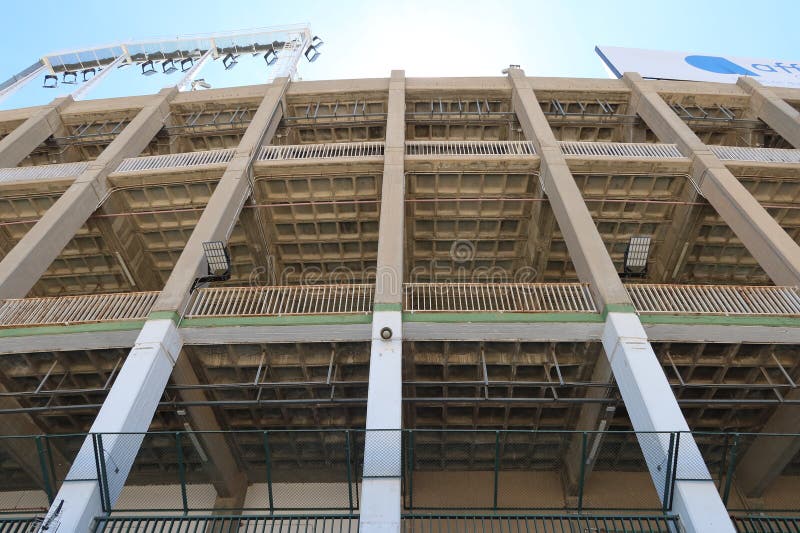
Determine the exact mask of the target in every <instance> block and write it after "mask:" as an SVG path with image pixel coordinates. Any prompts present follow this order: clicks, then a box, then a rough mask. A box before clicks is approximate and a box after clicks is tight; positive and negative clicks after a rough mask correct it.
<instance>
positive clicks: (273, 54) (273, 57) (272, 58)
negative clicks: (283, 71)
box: [264, 46, 278, 66]
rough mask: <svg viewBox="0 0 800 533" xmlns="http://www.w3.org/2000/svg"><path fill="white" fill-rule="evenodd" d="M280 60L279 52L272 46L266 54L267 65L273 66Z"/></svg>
mask: <svg viewBox="0 0 800 533" xmlns="http://www.w3.org/2000/svg"><path fill="white" fill-rule="evenodd" d="M277 60H278V52H277V51H275V47H274V46H271V47H270V48H269V50H267V51H266V52H264V61H266V62H267V65H268V66H269V65H273V64H275V62H276V61H277Z"/></svg>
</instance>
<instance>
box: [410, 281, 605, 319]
mask: <svg viewBox="0 0 800 533" xmlns="http://www.w3.org/2000/svg"><path fill="white" fill-rule="evenodd" d="M404 297H405V298H404V300H405V301H404V306H403V309H404V310H405V311H410V312H412V313H413V312H429V311H435V312H476V311H477V312H494V313H565V312H578V313H595V312H597V308H596V307H595V305H594V301H593V300H592V295H591V293H590V292H589V287H588V285H586V284H583V283H406V284H405V285H404Z"/></svg>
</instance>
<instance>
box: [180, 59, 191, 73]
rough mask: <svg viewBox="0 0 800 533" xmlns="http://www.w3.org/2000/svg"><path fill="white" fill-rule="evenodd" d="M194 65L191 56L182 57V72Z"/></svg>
mask: <svg viewBox="0 0 800 533" xmlns="http://www.w3.org/2000/svg"><path fill="white" fill-rule="evenodd" d="M192 65H194V60H193V59H192V58H191V57H187V58H186V59H181V72H186V71H187V70H189V69H190V68H192Z"/></svg>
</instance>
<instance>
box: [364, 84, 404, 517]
mask: <svg viewBox="0 0 800 533" xmlns="http://www.w3.org/2000/svg"><path fill="white" fill-rule="evenodd" d="M388 109H389V113H388V116H387V121H386V147H385V151H384V162H383V182H382V192H381V215H380V217H381V218H380V228H379V230H378V232H379V233H378V269H377V278H376V285H375V305H374V312H373V315H372V348H371V352H370V359H369V388H368V393H367V394H368V400H367V428H366V429H367V434H366V438H365V446H364V470H363V480H362V494H363V496H362V498H361V513H360V525H359V530H360V531H361V532H392V533H394V532H399V531H400V509H401V506H402V494H401V477H402V466H401V465H402V433H401V431H400V430H401V428H402V422H403V421H402V418H403V391H402V389H403V364H402V360H403V331H402V327H403V318H402V303H403V248H404V245H405V231H404V221H405V172H404V159H405V109H406V91H405V73H404V72H403V71H401V70H394V71H392V75H391V78H390V79H389V105H388Z"/></svg>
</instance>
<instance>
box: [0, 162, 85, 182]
mask: <svg viewBox="0 0 800 533" xmlns="http://www.w3.org/2000/svg"><path fill="white" fill-rule="evenodd" d="M87 168H89V163H86V162H82V163H61V164H57V165H37V166H33V167H14V168H3V169H0V183H8V182H12V181H28V180H55V179H62V178H74V177H77V176H79V175H80V174H82V173H83V172H84V171H85V170H86V169H87Z"/></svg>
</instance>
